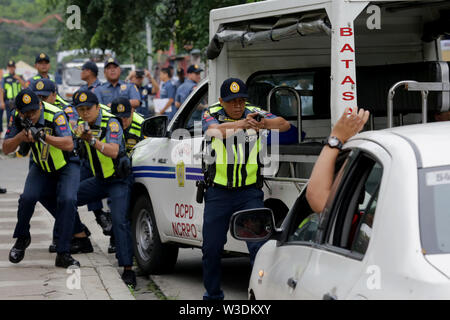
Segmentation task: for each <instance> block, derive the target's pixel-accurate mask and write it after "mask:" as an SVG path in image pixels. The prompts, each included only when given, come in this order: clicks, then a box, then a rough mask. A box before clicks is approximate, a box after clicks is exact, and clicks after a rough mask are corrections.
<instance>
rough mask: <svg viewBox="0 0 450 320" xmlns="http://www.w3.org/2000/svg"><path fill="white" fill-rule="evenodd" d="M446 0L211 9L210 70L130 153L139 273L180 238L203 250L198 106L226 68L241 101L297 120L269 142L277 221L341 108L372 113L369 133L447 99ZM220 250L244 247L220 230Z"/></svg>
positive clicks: (168, 260) (164, 260) (267, 184)
mask: <svg viewBox="0 0 450 320" xmlns="http://www.w3.org/2000/svg"><path fill="white" fill-rule="evenodd" d="M448 10H449V3H448V1H440V0H433V1H363V0H348V1H341V0H273V1H263V2H257V3H250V4H244V5H239V6H233V7H227V8H221V9H216V10H212V11H211V13H210V44H209V46H208V50H207V55H208V61H209V65H208V78H207V79H206V80H204V81H203V82H201V83H200V84H199V85H198V87H197V89H196V90H195V91H194V92H193V93H192V94H191V95H190V96H189V97H188V99H187V100H186V101H185V102H184V104H183V105H182V106H181V107H180V110H179V111H178V112H177V114H176V116H175V117H174V118H173V119H172V120H171V121H170V123H168V122H167V119H166V118H164V117H153V118H150V119H148V120H146V122H145V123H144V130H145V134H146V135H147V136H149V137H150V138H149V139H145V140H144V141H142V142H140V143H139V144H138V145H137V146H136V147H135V149H134V151H133V155H132V163H133V174H134V176H135V184H134V186H133V192H132V205H131V210H130V214H131V218H132V232H133V236H134V245H135V255H136V259H137V262H138V265H139V267H140V268H141V269H142V270H143V271H145V272H147V273H163V272H169V271H170V270H171V269H172V268H173V267H174V265H175V263H176V260H177V254H178V249H179V248H180V247H181V248H183V247H194V248H201V246H202V221H203V217H202V215H203V204H200V203H198V202H197V201H196V192H197V188H196V183H197V182H198V181H200V180H202V179H203V174H202V167H201V154H202V140H203V133H202V130H201V123H200V122H201V111H202V110H204V109H205V108H206V107H207V106H208V105H211V104H213V103H215V102H216V101H217V100H218V97H219V95H220V85H221V83H222V82H223V81H224V80H225V79H227V78H229V77H237V78H240V79H242V80H243V81H245V82H246V84H247V86H248V88H249V96H250V98H249V100H250V101H251V102H252V103H253V104H254V105H258V106H260V107H262V108H263V109H265V110H267V111H270V112H271V113H273V114H275V115H278V116H282V117H284V118H285V119H287V120H288V121H289V122H290V123H291V125H292V126H294V128H295V130H296V133H295V141H294V143H292V141H291V143H290V144H283V141H282V140H283V139H282V137H281V136H280V144H276V143H275V144H274V143H272V145H271V146H270V148H269V149H270V153H269V154H268V155H267V157H268V158H269V160H270V161H268V163H269V165H268V168H269V169H268V171H267V172H266V175H265V181H264V188H263V190H264V193H265V200H264V201H265V206H266V207H268V208H270V209H272V211H273V213H274V214H275V225H276V226H277V227H279V226H280V225H281V224H282V223H283V221H284V218H285V217H286V215H287V214H288V212H289V210H290V209H291V208H292V207H293V205H294V203H295V202H296V200H297V198H298V196H299V194H302V192H303V191H304V189H305V186H306V183H307V179H308V178H309V176H310V174H311V171H312V167H313V165H314V162H315V161H316V159H317V157H318V155H319V153H320V151H321V149H322V147H323V145H324V144H323V141H324V140H325V139H326V138H327V137H328V135H329V133H330V131H331V128H332V126H333V124H334V123H335V122H336V121H337V119H338V118H339V117H340V116H341V114H342V113H343V112H344V110H345V108H347V107H350V108H355V107H356V106H358V107H363V108H365V109H368V110H370V111H371V118H370V121H369V122H368V124H367V125H366V128H365V130H367V131H370V130H378V129H384V128H389V127H392V126H398V125H407V124H416V123H425V122H427V121H428V120H429V117H431V115H432V114H434V113H437V112H441V111H447V110H448V109H449V104H450V102H449V101H450V93H449V88H448V82H449V64H448V63H447V62H443V61H442V53H441V50H440V37H441V35H442V34H444V33H446V32H449V30H448V15H447V14H448ZM225 250H226V251H229V252H235V253H246V252H247V248H246V245H245V243H244V242H243V241H238V240H236V239H234V238H233V237H231V236H230V235H229V236H228V241H227V244H226V246H225Z"/></svg>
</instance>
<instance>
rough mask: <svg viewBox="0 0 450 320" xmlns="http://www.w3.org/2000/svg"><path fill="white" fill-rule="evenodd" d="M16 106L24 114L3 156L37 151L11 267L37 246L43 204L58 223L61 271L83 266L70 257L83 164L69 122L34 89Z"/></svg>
mask: <svg viewBox="0 0 450 320" xmlns="http://www.w3.org/2000/svg"><path fill="white" fill-rule="evenodd" d="M15 104H16V108H17V111H18V112H17V114H16V115H15V118H14V121H13V123H12V125H11V127H10V128H9V129H8V132H7V133H6V137H5V141H4V143H3V152H4V153H5V154H8V153H11V152H14V151H15V150H16V148H17V147H18V146H19V144H20V143H22V142H27V143H29V144H30V145H31V150H32V155H33V160H32V162H31V163H30V169H29V172H28V176H27V179H26V182H25V187H24V191H23V193H22V194H21V196H20V198H19V208H18V212H17V219H18V221H17V224H16V228H15V230H14V238H17V240H16V243H15V244H14V246H13V248H12V249H11V251H10V253H9V261H11V262H12V263H19V262H20V261H21V260H22V259H23V258H24V255H25V250H26V248H27V247H28V246H29V245H30V243H31V235H30V220H31V217H32V215H33V213H34V209H35V206H36V203H37V202H38V201H39V202H41V203H42V204H43V205H44V206H45V207H46V208H47V209H48V210H49V212H50V213H51V214H52V215H53V216H54V217H55V219H56V226H57V229H58V232H59V239H58V243H57V246H56V252H57V253H58V254H57V256H56V260H55V265H56V266H57V267H64V268H67V267H69V266H72V265H75V266H79V265H80V264H79V262H78V261H76V260H75V259H73V258H72V256H71V255H70V243H71V239H72V234H73V231H74V225H73V224H74V217H75V215H76V209H77V207H76V190H77V189H78V185H79V180H80V163H79V159H78V157H76V156H75V155H74V154H73V153H72V151H73V148H74V143H73V139H72V132H71V130H70V126H69V125H68V120H67V117H66V116H65V114H64V113H63V112H62V111H61V110H60V109H59V108H57V107H55V106H52V105H50V104H43V103H41V102H40V101H39V99H38V97H37V96H36V94H35V93H34V92H33V91H32V90H31V89H24V90H22V91H21V92H20V93H19V94H18V95H17V97H16V100H15Z"/></svg>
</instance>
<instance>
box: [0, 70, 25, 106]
mask: <svg viewBox="0 0 450 320" xmlns="http://www.w3.org/2000/svg"><path fill="white" fill-rule="evenodd" d="M3 81H4V83H5V84H4V89H5V92H6V96H5V98H6V99H7V100H12V99H14V98H15V97H16V96H17V94H18V93H19V92H20V90H22V85H21V84H20V82H19V81H18V80H16V79H14V78H13V76H12V75H11V74H9V73H5V74H4V75H3Z"/></svg>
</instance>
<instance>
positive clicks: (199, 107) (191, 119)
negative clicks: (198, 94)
mask: <svg viewBox="0 0 450 320" xmlns="http://www.w3.org/2000/svg"><path fill="white" fill-rule="evenodd" d="M206 108H208V92H206V93H205V94H204V95H203V97H202V98H201V99H200V100H199V101H198V102H197V103H196V104H195V106H194V108H193V109H192V110H191V113H190V114H189V116H188V118H187V121H186V122H185V125H184V128H185V129H187V130H189V131H190V132H191V133H198V132H201V130H197V131H195V132H194V125H198V126H200V128H201V126H202V114H203V111H205V109H206Z"/></svg>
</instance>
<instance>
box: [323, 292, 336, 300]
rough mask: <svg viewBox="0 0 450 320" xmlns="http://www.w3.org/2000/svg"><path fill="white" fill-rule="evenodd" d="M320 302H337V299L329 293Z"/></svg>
mask: <svg viewBox="0 0 450 320" xmlns="http://www.w3.org/2000/svg"><path fill="white" fill-rule="evenodd" d="M322 300H337V297H336V296H335V295H333V294H331V293H325V294H324V295H323V297H322Z"/></svg>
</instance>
